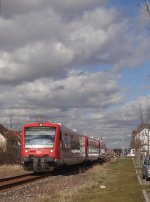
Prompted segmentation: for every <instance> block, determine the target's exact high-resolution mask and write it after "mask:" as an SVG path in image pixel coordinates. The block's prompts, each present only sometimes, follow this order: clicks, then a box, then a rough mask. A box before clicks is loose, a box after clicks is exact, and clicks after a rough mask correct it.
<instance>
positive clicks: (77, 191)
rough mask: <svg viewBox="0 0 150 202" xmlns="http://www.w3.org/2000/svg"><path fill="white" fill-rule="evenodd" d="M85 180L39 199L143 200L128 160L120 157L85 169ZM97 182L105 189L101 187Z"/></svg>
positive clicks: (60, 201)
mask: <svg viewBox="0 0 150 202" xmlns="http://www.w3.org/2000/svg"><path fill="white" fill-rule="evenodd" d="M85 175H86V176H87V177H86V180H85V181H84V183H83V184H82V185H81V186H74V187H72V188H70V189H69V188H68V189H67V190H63V191H61V192H57V193H55V194H53V195H51V197H48V196H47V197H46V198H43V199H40V200H39V201H40V202H41V201H42V202H49V201H50V202H76V201H78V202H84V201H85V202H87V201H89V202H99V201H100V202H118V201H119V202H127V201H128V202H144V198H143V195H142V188H141V187H140V185H139V184H138V180H137V177H136V174H135V171H134V169H133V164H132V161H131V160H130V159H120V160H118V161H116V162H111V163H107V164H106V165H105V166H94V167H93V168H92V169H90V170H88V171H86V173H85ZM101 185H105V186H106V188H104V189H101Z"/></svg>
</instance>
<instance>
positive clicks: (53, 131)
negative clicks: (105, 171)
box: [21, 122, 100, 172]
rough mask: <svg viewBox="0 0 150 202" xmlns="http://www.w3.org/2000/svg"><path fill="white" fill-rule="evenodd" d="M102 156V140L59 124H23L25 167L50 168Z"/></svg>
mask: <svg viewBox="0 0 150 202" xmlns="http://www.w3.org/2000/svg"><path fill="white" fill-rule="evenodd" d="M99 158H100V141H99V140H95V139H93V138H89V137H88V136H87V135H80V134H79V133H78V132H77V131H75V130H72V129H69V128H66V127H65V126H63V125H61V124H59V123H51V122H44V123H30V124H25V125H23V127H22V143H21V159H22V160H21V164H22V166H23V168H24V169H25V170H28V171H34V172H41V171H42V172H44V171H51V170H54V169H55V168H57V167H59V166H62V165H75V164H83V163H85V162H92V161H95V160H98V159H99Z"/></svg>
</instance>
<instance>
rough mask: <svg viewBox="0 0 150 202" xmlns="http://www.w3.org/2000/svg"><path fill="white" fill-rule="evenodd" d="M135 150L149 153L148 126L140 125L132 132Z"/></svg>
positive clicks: (149, 133)
mask: <svg viewBox="0 0 150 202" xmlns="http://www.w3.org/2000/svg"><path fill="white" fill-rule="evenodd" d="M132 138H133V139H134V144H135V148H136V149H139V150H140V151H141V152H143V153H150V125H149V124H142V125H140V126H139V127H138V128H137V130H136V131H134V132H132Z"/></svg>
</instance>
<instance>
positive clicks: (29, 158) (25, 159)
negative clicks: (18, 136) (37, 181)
mask: <svg viewBox="0 0 150 202" xmlns="http://www.w3.org/2000/svg"><path fill="white" fill-rule="evenodd" d="M58 134H59V126H58V124H52V123H32V124H26V125H24V126H23V127H22V144H21V156H22V161H21V164H22V166H23V168H24V169H25V170H27V171H34V172H47V171H51V170H53V169H54V167H55V161H56V159H57V154H58V140H59V138H58Z"/></svg>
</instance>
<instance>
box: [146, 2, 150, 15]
mask: <svg viewBox="0 0 150 202" xmlns="http://www.w3.org/2000/svg"><path fill="white" fill-rule="evenodd" d="M145 6H146V12H147V13H148V15H149V16H150V3H149V2H148V0H145Z"/></svg>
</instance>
